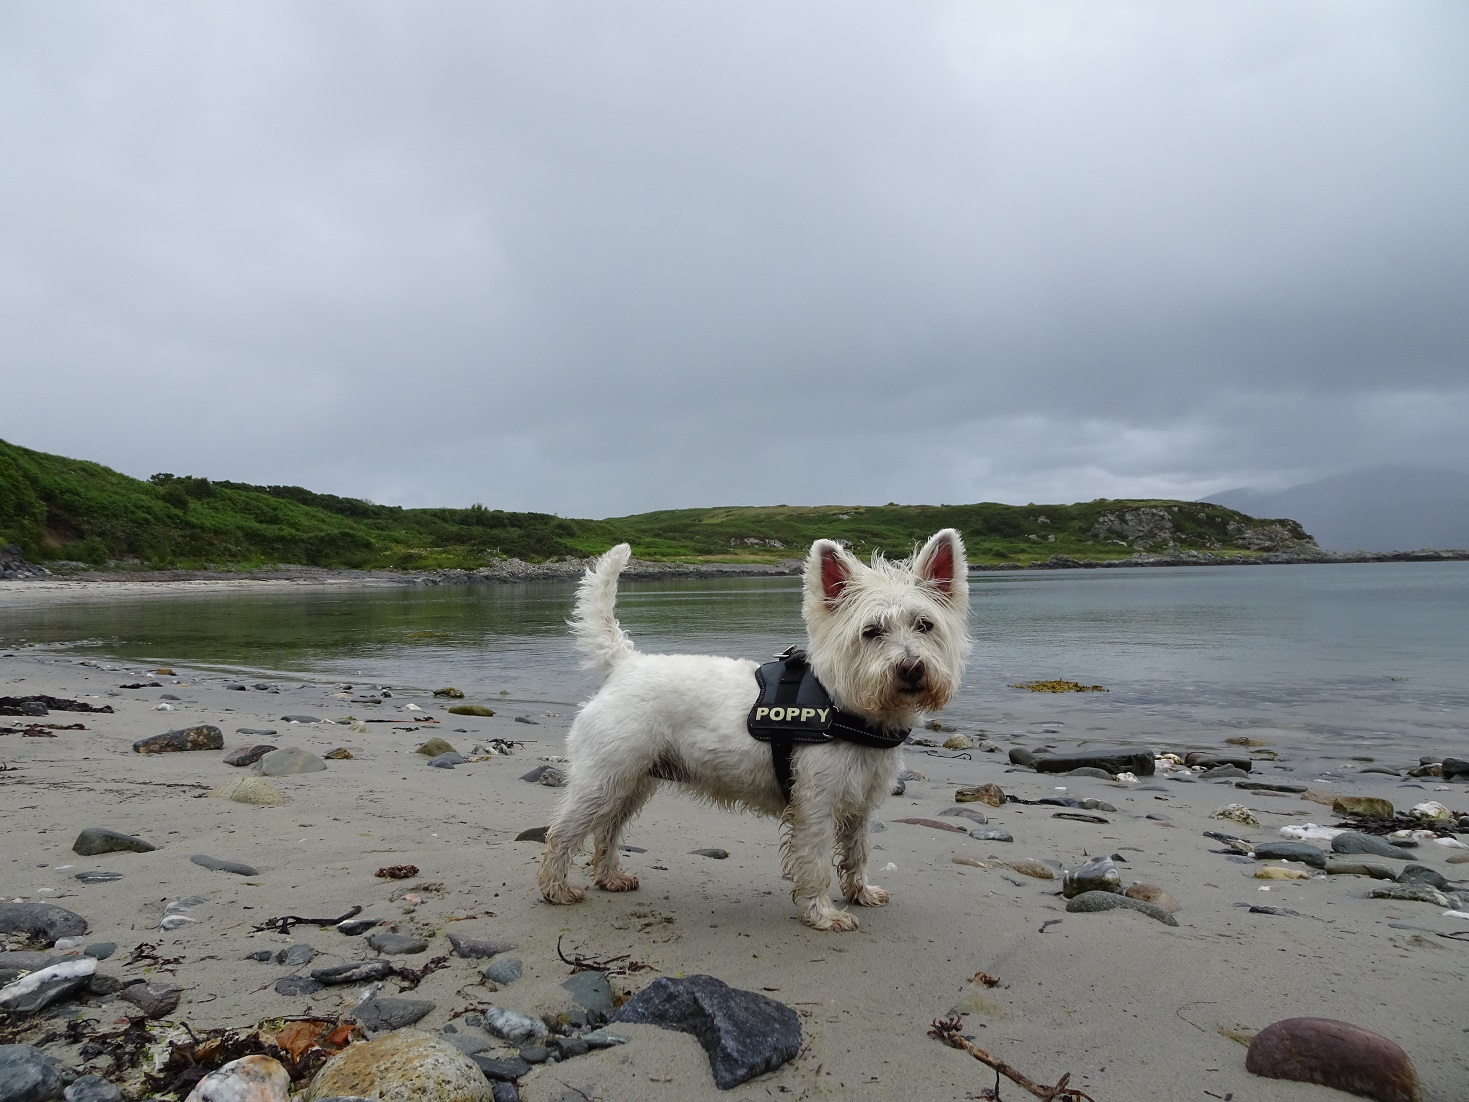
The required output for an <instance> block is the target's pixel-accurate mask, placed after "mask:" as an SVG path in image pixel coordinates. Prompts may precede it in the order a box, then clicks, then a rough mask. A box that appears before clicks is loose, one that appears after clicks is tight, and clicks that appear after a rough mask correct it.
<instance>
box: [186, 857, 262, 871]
mask: <svg viewBox="0 0 1469 1102" xmlns="http://www.w3.org/2000/svg"><path fill="white" fill-rule="evenodd" d="M189 860H190V861H192V862H193V863H194V864H196V865H198V866H199V867H200V868H205V869H213V870H214V871H215V872H232V873H234V874H235V875H236V876H259V875H260V873H259V871H258V870H257V869H256V868H255V866H254V865H247V864H245V863H244V862H243V861H230V860H227V859H226V858H223V857H209V856H207V855H206V854H202V853H196V854H194V856H192V857H190V858H189Z"/></svg>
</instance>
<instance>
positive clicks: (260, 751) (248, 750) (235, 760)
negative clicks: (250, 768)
mask: <svg viewBox="0 0 1469 1102" xmlns="http://www.w3.org/2000/svg"><path fill="white" fill-rule="evenodd" d="M274 749H275V746H274V745H272V744H271V743H269V742H257V743H256V744H255V745H254V746H236V747H235V748H234V749H233V750H231V751H230V752H229V753H227V754H225V756H224V763H225V764H226V765H233V766H235V767H237V768H238V767H241V766H246V765H254V764H255V763H256V762H257V761H259V760H260V759H261V758H263V757H265V755H266V754H268V753H270V752H271V751H272V750H274Z"/></svg>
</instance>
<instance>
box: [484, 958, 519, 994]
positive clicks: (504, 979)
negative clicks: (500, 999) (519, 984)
mask: <svg viewBox="0 0 1469 1102" xmlns="http://www.w3.org/2000/svg"><path fill="white" fill-rule="evenodd" d="M522 974H523V971H522V968H521V964H520V961H518V960H516V959H515V958H514V957H502V958H501V959H499V960H497V961H495V962H494V963H493V964H491V965H490V966H489V967H488V968H486V969H485V970H484V978H485V979H487V980H489V981H490V982H491V983H494V984H499V985H500V986H501V987H504V986H505V985H506V984H508V983H514V982H515V981H516V980H518V979H520V977H521V975H522Z"/></svg>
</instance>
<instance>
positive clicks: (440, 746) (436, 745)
mask: <svg viewBox="0 0 1469 1102" xmlns="http://www.w3.org/2000/svg"><path fill="white" fill-rule="evenodd" d="M413 752H414V753H415V754H422V755H423V756H424V757H426V758H436V757H438V756H439V755H440V754H453V753H455V752H456V751H455V749H454V744H453V743H451V742H450V741H449V740H448V739H444V738H439V737H438V736H437V735H435V736H434V737H433V738H431V739H429V740H428V741H427V742H425V743H424V744H423V745H422V746H420V747H419V748H418V749H417V750H415V751H413Z"/></svg>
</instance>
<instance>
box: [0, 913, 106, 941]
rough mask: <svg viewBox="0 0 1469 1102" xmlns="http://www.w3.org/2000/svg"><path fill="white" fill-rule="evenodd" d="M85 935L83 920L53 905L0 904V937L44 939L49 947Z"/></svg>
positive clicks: (84, 920)
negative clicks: (64, 938) (13, 935)
mask: <svg viewBox="0 0 1469 1102" xmlns="http://www.w3.org/2000/svg"><path fill="white" fill-rule="evenodd" d="M86 932H87V920H86V919H85V918H83V917H82V916H81V915H79V914H77V913H76V912H75V911H68V910H67V909H66V908H65V907H58V906H56V904H54V903H0V933H5V934H25V935H26V936H27V937H35V938H43V939H45V942H46V944H47V945H48V946H49V945H54V944H55V943H56V941H57V939H58V938H63V937H81V936H82V935H83V934H85V933H86Z"/></svg>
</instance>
